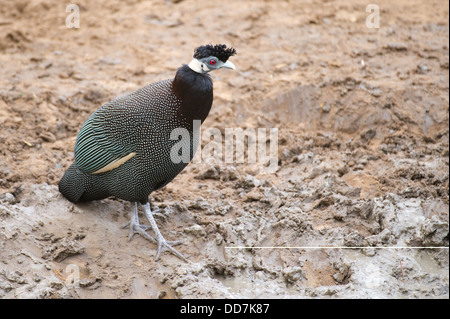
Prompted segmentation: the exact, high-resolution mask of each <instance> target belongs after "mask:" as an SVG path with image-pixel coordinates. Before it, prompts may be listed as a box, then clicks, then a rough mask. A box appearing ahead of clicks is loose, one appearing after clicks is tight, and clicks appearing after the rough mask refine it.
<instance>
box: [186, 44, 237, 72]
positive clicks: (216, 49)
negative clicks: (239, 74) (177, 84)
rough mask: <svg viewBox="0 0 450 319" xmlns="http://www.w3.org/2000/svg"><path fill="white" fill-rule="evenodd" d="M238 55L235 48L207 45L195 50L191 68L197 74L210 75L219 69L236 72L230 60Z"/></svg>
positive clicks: (222, 45) (223, 45)
mask: <svg viewBox="0 0 450 319" xmlns="http://www.w3.org/2000/svg"><path fill="white" fill-rule="evenodd" d="M235 54H236V50H235V49H234V48H227V46H226V45H225V44H217V45H212V44H207V45H202V46H200V47H198V48H196V49H195V52H194V58H193V59H192V61H191V62H190V63H189V67H190V68H191V69H192V70H193V71H195V72H197V73H201V74H203V73H208V72H210V71H214V70H218V69H232V70H236V67H235V66H234V64H233V63H231V62H230V61H228V58H229V57H230V56H232V55H235Z"/></svg>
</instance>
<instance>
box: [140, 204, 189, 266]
mask: <svg viewBox="0 0 450 319" xmlns="http://www.w3.org/2000/svg"><path fill="white" fill-rule="evenodd" d="M143 207H144V211H145V215H146V216H147V219H148V221H149V222H150V225H151V228H152V229H153V231H154V232H155V235H156V242H157V244H158V250H157V252H156V260H158V259H159V257H160V255H161V252H162V251H163V250H164V249H167V250H169V251H170V252H171V253H172V254H174V255H175V256H177V257H178V258H180V259H182V260H184V261H186V262H187V261H188V260H187V259H186V257H184V256H183V255H182V254H181V253H179V252H178V251H177V250H176V249H175V248H173V247H172V246H176V245H179V244H181V243H182V242H183V241H182V240H177V241H167V240H165V239H164V237H163V235H162V234H161V232H160V231H159V229H158V225H156V221H155V219H154V217H153V213H152V211H151V210H150V204H149V203H146V204H144V205H143Z"/></svg>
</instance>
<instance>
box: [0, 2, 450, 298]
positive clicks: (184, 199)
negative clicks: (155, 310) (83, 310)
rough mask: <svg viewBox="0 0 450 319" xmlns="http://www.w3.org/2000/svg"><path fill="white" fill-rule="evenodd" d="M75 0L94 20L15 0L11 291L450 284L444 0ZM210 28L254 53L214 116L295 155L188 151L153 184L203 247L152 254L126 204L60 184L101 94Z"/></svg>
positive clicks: (3, 152) (170, 61) (2, 128)
mask: <svg viewBox="0 0 450 319" xmlns="http://www.w3.org/2000/svg"><path fill="white" fill-rule="evenodd" d="M77 4H78V5H79V7H80V28H79V29H68V28H66V26H65V21H66V17H67V16H68V15H69V13H66V11H65V9H66V7H65V4H63V3H61V2H59V1H48V0H31V1H6V2H4V1H3V2H2V4H1V6H0V67H1V70H2V76H1V78H0V298H99V297H100V298H102V297H104V298H219V297H226V298H240V297H251V298H261V297H266V298H448V297H449V277H448V276H449V261H448V222H449V215H448V213H449V209H448V204H449V157H448V156H449V124H448V120H449V96H448V93H449V46H448V41H449V23H448V16H449V4H448V2H447V1H410V0H408V1H406V0H401V1H384V0H383V1H381V0H379V1H377V2H376V4H377V5H378V6H379V8H380V28H379V29H377V28H372V29H370V28H367V27H366V24H365V22H366V17H367V16H368V15H369V13H367V12H366V5H367V4H366V3H363V2H361V1H315V0H314V1H234V0H227V1H218V0H217V1H200V0H185V1H162V0H161V1H159V0H158V1H156V0H155V1H137V0H136V1H133V0H129V1H95V2H94V1H77ZM206 43H226V44H228V45H232V46H234V47H235V48H236V49H237V51H238V55H236V56H235V57H233V58H232V61H233V62H234V63H235V65H236V66H237V68H238V71H236V72H231V71H218V72H216V73H215V74H213V75H212V76H213V79H214V85H215V91H214V94H215V99H214V105H213V109H212V111H211V113H210V115H209V117H208V119H207V121H206V122H205V124H204V127H203V129H204V132H207V131H208V129H211V128H218V129H220V130H221V132H222V133H223V132H224V130H225V128H234V127H241V128H262V127H264V128H275V127H276V128H278V129H279V135H278V140H279V147H278V154H279V167H278V169H277V171H276V172H274V173H270V174H267V173H266V171H265V170H264V164H263V163H262V164H248V163H243V164H239V163H234V164H233V163H214V164H206V163H199V164H195V163H191V164H190V165H189V166H188V167H187V169H186V170H185V171H184V172H183V173H182V174H180V175H179V176H178V177H177V178H176V179H175V180H174V181H173V182H172V183H170V184H169V185H167V186H166V187H165V188H163V189H162V190H159V191H157V192H155V193H153V194H152V195H151V197H152V200H153V205H154V206H155V207H158V208H159V210H160V213H161V217H159V218H158V219H157V222H158V224H159V227H160V229H161V232H162V233H163V234H164V235H165V237H166V238H167V239H169V240H175V239H182V240H184V244H183V245H181V246H178V250H179V251H180V252H181V253H183V254H185V255H186V256H188V258H189V262H188V263H185V262H183V261H181V260H179V259H177V258H176V257H174V256H172V255H170V254H168V253H163V255H162V258H161V260H160V261H159V262H156V261H155V253H156V247H155V245H154V244H152V243H150V242H148V241H146V240H145V239H144V238H142V237H139V236H135V237H134V238H133V239H132V240H131V241H127V237H128V230H127V229H123V228H121V226H122V225H123V224H125V223H126V222H127V221H128V219H129V214H130V212H131V204H130V203H128V202H123V201H121V200H115V199H108V200H103V201H98V202H92V203H89V204H84V205H73V204H71V203H70V202H68V201H67V200H65V199H64V198H63V197H62V196H61V195H60V194H59V192H58V190H57V183H58V181H59V179H60V178H61V176H62V175H63V173H64V170H65V169H66V168H67V167H68V166H69V165H70V163H71V162H72V161H73V147H74V142H75V137H76V135H77V133H78V130H79V128H80V127H81V125H82V124H83V122H84V121H85V120H86V119H87V117H88V116H89V115H90V114H91V113H92V112H93V111H94V110H96V109H97V108H98V107H100V106H101V105H102V104H103V103H105V102H107V101H109V100H111V99H113V98H115V97H118V96H120V95H123V94H125V93H128V92H131V91H133V90H135V89H137V88H140V87H142V86H145V85H147V84H148V83H152V82H155V81H158V80H161V79H166V78H172V77H173V76H174V72H175V71H176V69H177V68H178V67H179V66H180V65H181V64H182V63H188V62H189V61H190V59H191V57H192V53H193V49H194V48H195V47H196V46H198V45H202V44H206ZM251 143H252V142H251V141H250V142H249V144H251ZM203 144H205V141H204V142H203ZM141 218H142V219H143V217H142V216H141ZM241 246H246V247H292V248H290V249H284V248H247V249H239V248H233V247H241ZM319 246H320V247H327V248H317V247H319ZM333 247H341V248H333ZM352 247H366V248H352ZM414 247H415V248H414ZM417 247H431V248H428V249H423V248H417ZM440 247H447V248H440ZM78 275H79V279H80V280H79V282H78V281H74V282H73V281H72V280H71V279H72V278H75V279H76V278H77V276H78Z"/></svg>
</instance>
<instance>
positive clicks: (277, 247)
mask: <svg viewBox="0 0 450 319" xmlns="http://www.w3.org/2000/svg"><path fill="white" fill-rule="evenodd" d="M225 248H226V249H368V248H374V249H448V247H446V246H438V247H422V246H413V247H407V246H399V247H395V246H393V247H383V246H380V247H370V246H367V247H354V246H305V247H302V246H300V247H289V246H288V247H285V246H236V247H232V246H227V247H225Z"/></svg>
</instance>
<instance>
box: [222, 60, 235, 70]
mask: <svg viewBox="0 0 450 319" xmlns="http://www.w3.org/2000/svg"><path fill="white" fill-rule="evenodd" d="M221 68H224V69H232V70H236V67H235V66H234V64H233V63H232V62H230V61H227V62H225V63H224V64H222V66H221Z"/></svg>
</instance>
